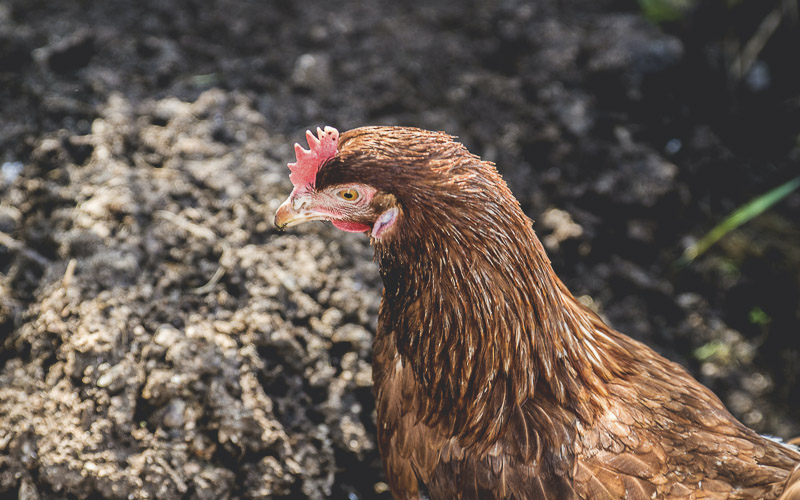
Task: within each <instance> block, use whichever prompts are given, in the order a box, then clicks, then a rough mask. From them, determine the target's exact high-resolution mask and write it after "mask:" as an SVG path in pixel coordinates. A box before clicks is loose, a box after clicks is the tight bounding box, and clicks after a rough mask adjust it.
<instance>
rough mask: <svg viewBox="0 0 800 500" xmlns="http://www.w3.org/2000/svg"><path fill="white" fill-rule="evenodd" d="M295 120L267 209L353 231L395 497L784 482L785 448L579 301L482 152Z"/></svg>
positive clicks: (719, 488)
mask: <svg viewBox="0 0 800 500" xmlns="http://www.w3.org/2000/svg"><path fill="white" fill-rule="evenodd" d="M307 137H308V140H309V144H310V146H311V149H310V150H304V149H303V148H301V147H300V146H299V145H297V146H295V149H296V151H297V163H294V164H290V165H289V167H290V169H291V170H292V174H291V176H290V177H291V180H292V183H293V185H294V190H293V191H292V194H291V195H290V196H289V199H287V200H286V202H284V203H283V205H281V207H280V208H279V210H278V212H277V214H276V216H275V224H276V225H277V226H278V227H279V228H285V227H288V226H291V225H295V224H299V223H301V222H304V221H309V220H330V221H331V222H332V223H333V224H334V225H335V226H336V227H339V228H340V229H343V230H346V231H357V232H366V233H368V234H369V235H370V240H371V242H372V244H373V245H374V247H375V258H376V260H377V261H378V263H379V264H380V273H381V277H382V278H383V284H384V291H383V301H382V304H381V309H380V315H379V321H378V329H377V335H376V337H375V341H374V361H373V377H374V383H375V397H376V404H377V423H378V444H379V447H380V452H381V455H382V457H383V464H384V468H385V471H386V476H387V479H388V482H389V485H390V487H391V490H392V493H393V494H394V496H395V497H396V498H398V499H417V498H423V497H424V496H425V495H426V494H427V495H429V496H430V497H431V498H433V499H452V498H474V499H489V498H516V499H572V498H586V499H597V500H600V499H623V498H625V499H639V498H641V499H649V498H670V499H672V498H676V499H677V498H686V499H693V498H698V499H699V498H708V499H734V498H737V499H776V498H781V499H782V500H789V499H794V500H797V499H800V493H798V490H800V479H799V478H798V476H800V472H799V471H798V469H797V468H796V467H797V466H798V463H799V462H800V453H798V452H797V450H796V449H793V448H791V447H789V446H787V445H784V444H781V443H778V442H775V441H773V440H770V439H767V438H765V437H762V436H760V435H758V434H757V433H755V432H753V431H752V430H750V429H748V428H747V427H745V426H744V425H742V424H741V423H739V422H738V421H737V420H736V419H735V418H733V416H731V414H730V413H729V412H728V411H727V410H726V409H725V407H724V406H723V405H722V403H721V402H720V401H719V399H717V397H716V396H714V394H712V393H711V391H709V390H708V389H706V388H705V387H703V386H702V385H701V384H700V383H698V382H697V381H696V380H694V379H693V378H692V377H691V376H690V375H689V374H688V373H687V372H686V370H684V369H683V368H682V367H681V366H679V365H677V364H675V363H673V362H671V361H668V360H666V359H664V358H663V357H661V356H660V355H658V354H656V353H655V352H654V351H653V350H651V349H650V348H648V347H647V346H645V345H643V344H641V343H639V342H637V341H635V340H632V339H631V338H629V337H627V336H625V335H623V334H621V333H619V332H617V331H615V330H614V329H612V328H611V327H609V326H608V325H606V324H605V323H604V322H603V321H602V320H601V319H600V318H599V317H598V316H597V315H596V314H595V313H593V312H592V311H591V310H589V309H587V308H586V307H584V306H583V305H581V304H580V303H579V302H578V301H577V300H576V299H575V298H574V297H573V296H572V294H571V293H570V292H569V291H568V290H567V289H566V287H565V286H564V284H563V283H562V282H561V281H560V280H559V279H558V277H556V276H555V274H554V273H553V270H552V268H551V266H550V262H549V260H548V258H547V256H546V255H545V252H544V249H543V248H542V245H541V244H540V243H539V240H538V239H537V237H536V235H535V234H534V232H533V229H532V227H531V221H530V220H529V219H528V218H527V217H526V216H525V214H524V213H523V212H522V210H521V209H520V207H519V203H518V202H517V201H516V199H515V198H514V197H513V196H512V194H511V192H510V191H509V189H508V187H507V186H506V183H505V182H504V181H503V179H502V178H501V177H500V175H499V174H498V173H497V171H496V170H495V167H494V165H493V164H491V163H489V162H484V161H481V159H480V158H478V157H477V156H475V155H472V154H470V153H469V152H468V151H467V150H466V148H464V146H462V145H461V144H459V143H457V142H455V141H454V140H453V138H452V137H450V136H448V135H446V134H443V133H437V132H428V131H424V130H419V129H413V128H400V127H366V128H360V129H355V130H351V131H349V132H345V133H344V134H342V135H341V137H339V133H338V132H337V131H336V130H335V129H333V128H330V127H327V128H325V130H324V131H323V130H319V129H318V137H314V136H313V134H311V133H308V134H307ZM793 471H794V473H793ZM790 476H792V477H791V478H790ZM782 495H783V496H782Z"/></svg>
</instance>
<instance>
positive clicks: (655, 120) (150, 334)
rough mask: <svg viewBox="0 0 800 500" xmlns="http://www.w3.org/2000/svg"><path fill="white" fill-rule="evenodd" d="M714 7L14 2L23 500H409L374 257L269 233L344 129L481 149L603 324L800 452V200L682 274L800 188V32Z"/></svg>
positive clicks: (0, 303)
mask: <svg viewBox="0 0 800 500" xmlns="http://www.w3.org/2000/svg"><path fill="white" fill-rule="evenodd" d="M456 5H458V6H457V7H456ZM694 5H695V6H694V7H693V8H691V9H689V10H687V11H686V12H685V13H684V15H682V16H680V17H678V18H677V19H676V20H673V21H671V22H668V23H665V24H662V25H660V26H659V25H657V24H655V23H653V22H651V21H649V20H647V19H645V18H644V17H643V16H642V15H641V11H640V7H639V4H638V3H637V2H636V1H635V0H591V1H589V0H537V1H522V0H504V1H486V2H477V1H475V2H470V1H466V2H461V3H459V4H455V3H453V2H436V1H430V0H427V1H416V0H414V1H406V2H397V1H391V0H384V1H375V2H361V1H356V0H342V1H339V2H335V3H331V2H303V1H298V2H283V1H278V0H274V1H255V0H238V1H236V0H212V1H200V0H139V1H137V2H128V1H122V0H105V1H90V0H82V1H81V0H60V1H58V2H54V1H49V0H4V1H2V2H0V164H1V165H2V172H0V173H1V175H0V497H2V498H17V497H18V498H20V499H25V500H32V499H50V498H53V499H78V498H79V499H106V498H108V499H112V498H114V499H117V498H118V499H123V498H128V499H145V498H159V499H190V498H191V499H193V498H201V499H225V498H230V499H241V498H266V497H269V498H281V497H292V498H305V497H308V498H327V497H330V498H347V499H357V498H387V497H388V493H387V492H386V485H385V484H384V483H383V482H382V472H381V469H380V460H379V457H378V453H377V450H376V448H375V440H374V432H375V424H374V421H373V418H374V415H373V411H374V403H373V397H372V392H371V391H372V390H371V372H370V345H371V338H372V333H373V332H374V328H375V324H376V316H377V310H378V304H379V297H380V287H381V285H380V280H379V277H378V274H377V269H376V267H375V265H374V264H373V263H372V262H371V255H372V254H371V250H370V248H369V246H368V242H367V241H366V239H365V238H364V237H363V236H360V235H352V234H345V233H342V232H339V231H336V230H335V229H333V228H332V227H330V226H329V225H325V224H322V223H317V224H310V225H308V226H304V227H301V228H299V229H296V230H291V231H289V232H287V233H285V234H279V233H277V232H276V231H275V230H274V229H273V227H272V222H271V221H272V217H273V214H274V210H275V209H276V208H277V206H278V204H279V203H280V202H281V201H282V200H283V199H284V198H285V197H286V196H287V195H288V193H289V191H290V187H291V186H290V184H289V180H288V170H287V169H286V166H285V164H286V162H287V161H291V160H292V159H293V154H292V148H291V145H292V143H294V142H295V141H298V140H301V139H302V138H303V132H304V130H305V129H306V128H311V127H316V126H319V125H325V124H328V125H333V126H336V127H338V128H339V129H340V130H345V129H348V128H351V127H354V126H360V125H367V124H403V125H415V126H420V127H425V128H432V129H438V130H446V131H448V132H450V133H452V134H454V135H458V136H459V137H460V138H461V140H463V141H464V142H465V143H466V144H467V146H468V147H469V148H470V149H471V150H472V151H473V152H475V153H478V154H480V155H482V156H483V157H484V158H486V159H490V160H493V161H495V162H497V164H498V168H499V169H500V170H501V172H502V173H503V174H504V175H505V177H506V179H507V180H508V182H509V184H510V185H511V188H512V190H513V191H514V193H515V194H516V195H517V196H518V197H519V199H520V201H521V202H522V204H523V207H524V209H525V210H526V212H527V213H528V214H529V215H530V216H531V217H532V218H533V219H534V220H536V226H535V227H536V228H537V231H538V233H539V234H540V236H541V237H542V238H543V240H544V242H545V245H546V247H547V248H548V250H549V252H550V255H551V258H552V259H553V262H554V265H555V267H556V269H557V271H558V272H559V274H560V276H561V277H562V278H563V279H564V280H565V281H566V283H567V284H568V285H569V286H570V288H571V289H572V290H573V292H574V293H575V294H576V295H578V296H581V297H582V300H583V301H585V302H586V303H589V304H591V305H592V307H594V308H595V309H596V310H598V311H599V312H600V313H601V314H603V315H604V316H605V317H606V318H608V319H609V321H611V323H612V324H613V325H615V326H616V327H617V328H618V329H620V330H622V331H624V332H626V333H628V334H630V335H632V336H634V337H636V338H638V339H641V340H642V341H644V342H646V343H647V344H649V345H651V346H653V348H654V349H656V350H658V351H659V352H661V353H663V354H664V355H666V356H668V357H669V358H671V359H673V360H676V361H678V362H679V363H681V364H683V365H684V366H686V367H687V368H688V369H689V370H691V371H692V373H693V374H695V376H697V377H698V378H699V379H700V380H701V381H702V382H704V383H705V384H707V385H708V386H709V387H711V388H712V389H713V390H714V391H715V392H716V393H717V394H719V395H720V397H721V398H722V400H723V401H724V402H725V404H726V405H727V406H728V407H729V408H730V409H731V411H732V412H733V413H734V414H735V415H736V416H737V417H738V418H740V419H741V420H742V421H743V422H745V423H746V424H747V425H749V426H751V427H753V428H755V429H757V430H758V431H760V432H764V433H769V434H773V435H777V436H780V437H783V438H789V437H792V436H794V435H798V434H800V403H798V401H800V379H798V377H799V376H800V341H799V340H798V339H799V338H800V337H799V336H800V292H799V290H800V227H799V226H798V221H800V194H798V193H794V194H793V195H791V196H790V197H788V198H787V199H785V200H783V201H782V202H781V203H780V204H779V205H777V206H776V207H774V208H773V209H772V210H770V211H769V212H768V213H766V214H764V215H762V216H760V217H758V218H756V219H754V220H753V221H751V222H750V223H748V224H747V225H745V226H743V227H742V228H741V229H739V230H737V231H735V232H734V233H732V234H730V235H728V236H727V237H726V238H725V239H723V240H722V241H721V242H720V243H719V244H717V245H716V246H715V247H713V248H712V249H711V251H709V252H708V253H707V254H704V255H702V256H701V257H700V258H699V259H698V260H697V261H696V262H694V263H693V264H691V265H690V266H688V267H678V266H676V265H675V262H676V260H677V259H678V258H679V256H680V255H681V252H682V251H683V250H684V248H685V247H686V246H687V245H688V244H690V243H691V242H692V241H695V240H696V239H698V238H700V237H701V236H702V235H703V234H705V233H706V232H707V231H708V230H709V229H711V228H712V227H713V226H714V225H715V224H717V223H718V222H719V221H721V220H722V219H723V218H724V217H725V216H726V215H727V214H729V213H730V212H731V211H732V210H734V209H735V208H736V207H738V206H740V205H742V204H743V203H746V202H747V201H749V200H751V199H753V198H754V197H756V196H758V195H760V194H762V193H764V192H766V191H768V190H769V189H771V188H773V187H775V186H778V185H779V184H781V183H782V182H785V181H787V180H789V179H790V178H792V177H794V176H796V175H798V174H800V167H798V161H799V160H800V76H798V75H800V72H798V71H797V67H798V63H800V60H798V53H799V52H798V49H800V29H799V28H798V20H797V5H796V2H792V1H789V2H787V1H783V2H781V1H778V0H741V1H739V2H726V1H723V0H709V1H700V0H698V1H697V2H694ZM780 5H783V7H782V8H781V7H780ZM776 13H777V16H776ZM771 15H772V16H773V17H772V18H770V17H769V16H771ZM765 19H767V20H769V19H773V20H774V19H777V20H778V23H777V24H775V23H772V24H769V23H767V22H765ZM765 27H766V28H769V29H766V31H765Z"/></svg>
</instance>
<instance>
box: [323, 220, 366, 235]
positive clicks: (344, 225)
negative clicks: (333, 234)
mask: <svg viewBox="0 0 800 500" xmlns="http://www.w3.org/2000/svg"><path fill="white" fill-rule="evenodd" d="M331 222H332V223H333V225H334V226H336V227H337V228H339V229H341V230H342V231H347V232H348V233H363V232H366V231H369V230H370V227H369V226H368V225H366V224H360V223H358V222H348V221H343V220H332V221H331Z"/></svg>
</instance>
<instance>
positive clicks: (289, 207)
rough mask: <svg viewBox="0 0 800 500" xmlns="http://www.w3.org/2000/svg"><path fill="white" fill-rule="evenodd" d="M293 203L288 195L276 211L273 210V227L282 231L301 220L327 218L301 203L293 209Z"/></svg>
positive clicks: (299, 222)
mask: <svg viewBox="0 0 800 500" xmlns="http://www.w3.org/2000/svg"><path fill="white" fill-rule="evenodd" d="M295 204H296V203H294V200H293V199H292V197H291V196H290V197H289V198H287V199H286V201H284V202H283V203H282V204H281V206H280V207H278V211H277V212H275V227H277V228H278V229H280V230H281V231H283V230H284V229H286V228H287V227H292V226H296V225H298V224H302V223H303V222H308V221H312V220H324V219H327V216H326V215H325V214H321V213H318V212H314V211H312V210H307V209H305V208H304V204H302V203H301V204H300V207H299V208H298V209H295Z"/></svg>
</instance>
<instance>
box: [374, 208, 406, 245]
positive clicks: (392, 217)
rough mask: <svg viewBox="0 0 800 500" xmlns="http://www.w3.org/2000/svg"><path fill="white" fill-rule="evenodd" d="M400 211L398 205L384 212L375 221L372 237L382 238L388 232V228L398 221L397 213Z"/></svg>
mask: <svg viewBox="0 0 800 500" xmlns="http://www.w3.org/2000/svg"><path fill="white" fill-rule="evenodd" d="M399 213H400V211H399V210H398V209H397V207H392V208H390V209H389V210H387V211H385V212H383V213H382V214H381V215H380V217H378V220H376V221H375V225H374V226H372V237H373V238H375V239H376V240H379V239H381V236H382V235H383V234H384V233H385V232H386V230H387V229H389V228H390V227H392V225H394V223H395V222H396V221H397V215H398V214H399Z"/></svg>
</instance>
